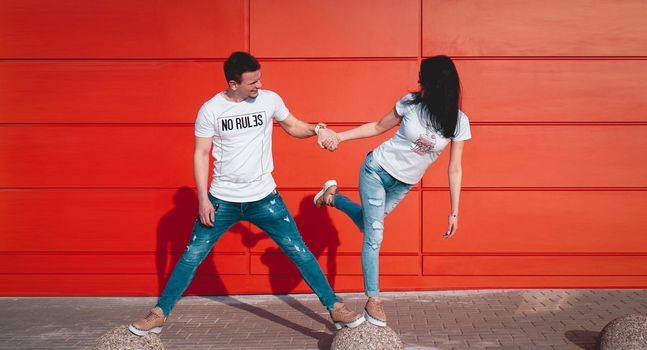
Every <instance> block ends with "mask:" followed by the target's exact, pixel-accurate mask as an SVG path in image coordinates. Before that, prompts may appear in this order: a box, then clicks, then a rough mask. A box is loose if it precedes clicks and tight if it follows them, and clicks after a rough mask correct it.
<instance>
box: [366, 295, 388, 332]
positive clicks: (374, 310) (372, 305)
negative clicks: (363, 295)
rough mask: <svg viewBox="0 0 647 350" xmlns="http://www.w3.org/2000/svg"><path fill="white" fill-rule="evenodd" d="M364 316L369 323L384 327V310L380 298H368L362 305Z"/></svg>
mask: <svg viewBox="0 0 647 350" xmlns="http://www.w3.org/2000/svg"><path fill="white" fill-rule="evenodd" d="M364 317H366V320H367V321H368V322H370V323H371V324H374V325H376V326H379V327H386V312H384V304H383V303H382V300H381V299H378V298H368V301H367V302H366V306H365V307H364Z"/></svg>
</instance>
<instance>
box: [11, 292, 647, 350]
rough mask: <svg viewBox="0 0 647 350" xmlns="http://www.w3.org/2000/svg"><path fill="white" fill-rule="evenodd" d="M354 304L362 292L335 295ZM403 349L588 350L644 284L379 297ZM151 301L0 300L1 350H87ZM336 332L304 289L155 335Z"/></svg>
mask: <svg viewBox="0 0 647 350" xmlns="http://www.w3.org/2000/svg"><path fill="white" fill-rule="evenodd" d="M342 297H343V298H344V300H345V301H346V302H348V303H349V304H350V305H351V306H352V307H354V308H356V309H360V308H361V307H363V303H364V301H365V299H364V297H363V296H362V295H361V294H342ZM384 297H385V299H387V301H386V311H387V314H388V315H389V317H390V318H389V324H390V326H391V327H392V328H393V329H394V330H395V331H396V332H398V333H399V334H400V336H401V338H402V340H403V341H404V342H405V344H406V345H407V349H468V348H469V349H593V348H594V347H595V341H596V338H597V336H598V333H599V331H600V330H601V329H602V327H604V325H605V324H606V323H607V322H609V321H611V320H612V319H614V318H616V317H619V316H622V315H625V314H629V313H642V314H647V290H496V291H490V290H488V291H451V292H414V293H385V295H384ZM154 301H155V299H154V298H0V349H88V348H92V347H93V346H94V344H95V340H96V339H97V338H98V337H99V336H101V335H102V334H104V333H106V332H107V331H109V330H110V329H112V328H115V327H117V326H119V325H122V324H127V323H128V322H129V321H131V320H133V319H134V318H136V317H139V316H142V315H143V314H145V313H146V311H147V309H148V308H149V307H150V306H151V305H152V304H153V303H154ZM333 334H334V331H333V328H332V324H331V323H329V320H328V315H327V313H326V312H325V310H324V309H323V307H322V306H321V305H320V304H319V302H318V300H317V299H316V298H315V297H314V296H312V295H286V296H231V297H189V298H184V299H182V300H181V301H180V303H179V304H178V305H177V306H176V308H175V309H174V311H173V313H172V314H171V316H170V317H169V322H168V325H167V326H166V327H165V329H164V331H163V332H162V336H161V338H162V341H163V342H164V344H165V345H166V347H167V349H325V348H328V347H329V346H330V343H331V342H332V337H333Z"/></svg>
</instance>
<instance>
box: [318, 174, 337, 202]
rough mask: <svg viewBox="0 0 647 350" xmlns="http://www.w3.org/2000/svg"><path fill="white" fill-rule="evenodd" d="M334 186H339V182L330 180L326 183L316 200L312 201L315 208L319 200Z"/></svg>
mask: <svg viewBox="0 0 647 350" xmlns="http://www.w3.org/2000/svg"><path fill="white" fill-rule="evenodd" d="M332 186H337V181H335V180H328V181H326V182H325V183H324V185H323V188H322V189H321V191H319V192H318V193H317V194H316V195H315V198H314V200H313V201H312V202H313V203H314V205H315V206H316V205H317V201H318V200H319V198H321V197H322V196H323V195H324V193H326V191H328V189H329V188H330V187H332Z"/></svg>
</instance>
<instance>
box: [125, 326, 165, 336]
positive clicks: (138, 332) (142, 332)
mask: <svg viewBox="0 0 647 350" xmlns="http://www.w3.org/2000/svg"><path fill="white" fill-rule="evenodd" d="M128 330H129V331H130V332H131V333H132V334H134V335H138V336H140V337H143V336H145V335H146V334H148V333H155V334H160V333H161V332H162V327H155V328H151V329H150V330H147V331H145V330H143V329H139V328H137V327H135V326H133V325H132V324H129V325H128Z"/></svg>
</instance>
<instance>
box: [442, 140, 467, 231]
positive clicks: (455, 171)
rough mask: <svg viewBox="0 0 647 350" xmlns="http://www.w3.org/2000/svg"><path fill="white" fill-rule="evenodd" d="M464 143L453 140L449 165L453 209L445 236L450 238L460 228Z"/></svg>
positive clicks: (450, 195) (448, 173)
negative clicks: (459, 208)
mask: <svg viewBox="0 0 647 350" xmlns="http://www.w3.org/2000/svg"><path fill="white" fill-rule="evenodd" d="M464 145H465V141H452V143H451V150H450V153H449V167H448V169H447V177H448V180H449V200H450V203H451V211H450V213H449V228H448V229H447V232H445V236H444V237H445V238H450V237H451V236H452V235H453V234H454V233H455V232H456V230H457V229H458V203H459V199H460V195H461V180H462V177H463V169H462V167H461V159H462V157H463V146H464Z"/></svg>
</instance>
